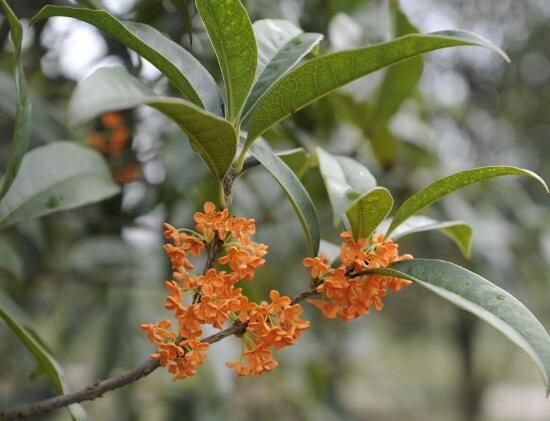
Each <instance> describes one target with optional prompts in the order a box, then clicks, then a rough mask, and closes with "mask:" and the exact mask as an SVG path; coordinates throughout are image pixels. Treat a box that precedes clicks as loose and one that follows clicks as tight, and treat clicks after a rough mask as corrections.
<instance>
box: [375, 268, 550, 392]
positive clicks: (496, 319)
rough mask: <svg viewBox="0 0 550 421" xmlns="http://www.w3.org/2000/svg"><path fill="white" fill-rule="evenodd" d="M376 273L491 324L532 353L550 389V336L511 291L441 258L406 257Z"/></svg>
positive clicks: (547, 387)
mask: <svg viewBox="0 0 550 421" xmlns="http://www.w3.org/2000/svg"><path fill="white" fill-rule="evenodd" d="M374 272H376V273H381V274H385V275H391V276H397V277H401V278H406V279H409V280H412V281H414V282H416V283H418V284H419V285H421V286H423V287H425V288H427V289H429V290H430V291H432V292H435V293H436V294H437V295H439V296H441V297H443V298H445V299H446V300H448V301H450V302H451V303H453V304H455V305H457V306H458V307H460V308H462V309H464V310H466V311H468V312H470V313H472V314H474V315H475V316H477V317H479V318H480V319H482V320H485V321H486V322H488V323H489V324H491V325H492V326H493V327H495V328H496V329H497V330H499V331H500V332H502V333H503V334H504V335H505V336H507V337H508V338H509V339H510V340H511V341H512V342H514V343H516V344H517V345H518V346H519V347H521V348H522V349H523V350H524V351H526V352H527V353H528V354H529V355H530V356H531V358H532V359H533V360H534V361H535V363H536V364H537V366H538V368H539V371H540V373H541V375H542V378H543V380H544V383H545V385H546V389H547V392H548V391H550V389H549V381H548V379H549V374H550V337H549V336H548V333H547V332H546V330H545V329H544V327H543V326H542V324H541V323H540V322H539V321H538V320H537V319H536V318H535V316H534V315H533V314H532V313H531V312H530V311H529V310H528V309H527V308H526V307H525V306H524V305H523V304H522V303H520V302H519V301H518V300H517V299H516V298H514V297H513V296H512V295H510V294H509V293H508V292H506V291H505V290H503V289H501V288H499V287H498V286H496V285H494V284H492V283H491V282H489V281H488V280H486V279H484V278H482V277H481V276H479V275H477V274H475V273H473V272H470V271H469V270H466V269H464V268H462V267H460V266H457V265H454V264H452V263H449V262H444V261H441V260H427V259H413V260H407V261H403V262H399V263H396V264H394V265H392V266H391V268H385V269H376V270H375V271H374Z"/></svg>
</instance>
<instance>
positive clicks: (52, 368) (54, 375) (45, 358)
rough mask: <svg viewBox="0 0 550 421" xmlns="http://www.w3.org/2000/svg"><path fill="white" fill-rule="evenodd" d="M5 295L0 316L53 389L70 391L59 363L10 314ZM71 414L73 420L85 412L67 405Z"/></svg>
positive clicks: (74, 405)
mask: <svg viewBox="0 0 550 421" xmlns="http://www.w3.org/2000/svg"><path fill="white" fill-rule="evenodd" d="M6 298H7V296H5V295H4V294H3V293H0V317H1V318H2V319H3V320H4V322H5V323H6V325H7V326H8V328H9V329H10V330H11V331H12V332H13V333H15V335H17V337H18V338H19V339H20V340H21V342H22V343H23V345H25V347H26V348H27V349H28V350H29V351H30V353H31V354H32V355H33V357H34V359H35V360H36V362H37V363H38V365H39V366H40V367H41V368H42V369H43V370H44V372H45V373H46V375H47V376H48V378H49V380H50V382H51V383H52V385H53V387H54V389H55V391H56V392H57V393H58V394H66V393H68V392H70V390H69V388H68V387H67V384H66V382H65V374H64V373H63V369H62V368H61V366H60V365H59V363H58V362H57V361H56V360H55V359H54V358H53V357H52V356H51V355H50V353H49V352H48V351H47V350H46V349H45V348H44V347H43V346H42V345H41V344H40V342H38V341H37V340H36V339H35V338H34V337H33V335H31V334H30V333H29V332H28V331H27V329H25V328H24V327H23V326H22V325H21V324H20V322H18V321H17V320H16V318H15V317H14V316H12V315H11V314H10V313H9V312H8V310H7V308H6V307H5V306H4V305H5V304H6V302H5V299H6ZM67 409H68V410H69V413H70V415H71V418H72V419H73V420H75V421H80V420H85V419H86V413H85V412H84V410H83V409H82V407H81V406H80V405H79V404H73V405H69V407H68V408H67Z"/></svg>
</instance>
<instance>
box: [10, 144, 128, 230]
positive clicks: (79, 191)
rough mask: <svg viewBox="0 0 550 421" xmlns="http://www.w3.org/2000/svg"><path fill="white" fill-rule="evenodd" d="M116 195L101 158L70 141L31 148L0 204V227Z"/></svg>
mask: <svg viewBox="0 0 550 421" xmlns="http://www.w3.org/2000/svg"><path fill="white" fill-rule="evenodd" d="M118 192H119V187H118V186H117V185H116V184H115V183H114V182H113V180H112V179H111V173H110V171H109V168H108V167H107V164H106V163H105V161H104V160H103V158H102V157H101V156H100V155H99V154H97V153H96V152H94V151H92V150H91V149H89V148H85V147H82V146H78V145H76V144H74V143H71V142H54V143H50V144H48V145H46V146H41V147H39V148H36V149H33V150H31V151H30V152H28V153H27V154H26V155H25V157H24V158H23V162H22V163H21V169H20V171H19V173H18V174H17V176H16V177H15V180H14V181H13V184H12V185H11V187H10V189H9V190H8V192H7V194H6V195H5V196H4V198H3V199H2V201H0V228H4V227H6V226H8V225H12V224H14V223H16V222H20V221H24V220H26V219H30V218H38V217H40V216H43V215H47V214H50V213H52V212H57V211H60V210H64V209H72V208H76V207H78V206H82V205H85V204H88V203H94V202H99V201H101V200H103V199H106V198H108V197H111V196H113V195H115V194H117V193H118Z"/></svg>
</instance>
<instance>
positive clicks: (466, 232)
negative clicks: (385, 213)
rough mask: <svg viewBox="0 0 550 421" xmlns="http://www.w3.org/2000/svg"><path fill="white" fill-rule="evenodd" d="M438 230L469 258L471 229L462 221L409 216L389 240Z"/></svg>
mask: <svg viewBox="0 0 550 421" xmlns="http://www.w3.org/2000/svg"><path fill="white" fill-rule="evenodd" d="M433 230H439V231H441V232H442V233H443V234H445V235H447V236H448V237H449V238H450V239H451V240H453V241H454V242H455V243H456V245H457V246H458V248H459V249H460V251H461V252H462V254H463V255H464V257H466V258H470V251H471V247H472V227H471V226H470V225H469V224H468V223H466V222H464V221H443V222H442V221H436V220H435V219H432V218H428V217H427V216H411V217H410V218H409V219H407V220H406V221H405V222H404V223H402V224H401V225H400V226H399V227H398V228H397V229H396V230H395V231H393V233H392V234H391V235H390V238H391V239H393V240H399V239H400V238H404V237H408V236H409V235H413V234H417V233H419V232H426V231H433Z"/></svg>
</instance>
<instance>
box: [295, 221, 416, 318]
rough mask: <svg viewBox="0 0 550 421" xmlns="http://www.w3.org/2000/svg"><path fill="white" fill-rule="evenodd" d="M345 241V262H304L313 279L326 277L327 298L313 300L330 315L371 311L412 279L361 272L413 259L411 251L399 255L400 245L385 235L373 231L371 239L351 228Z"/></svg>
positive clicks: (342, 255) (342, 250) (323, 290)
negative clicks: (358, 235)
mask: <svg viewBox="0 0 550 421" xmlns="http://www.w3.org/2000/svg"><path fill="white" fill-rule="evenodd" d="M341 237H342V238H343V239H344V242H343V243H342V245H341V246H340V260H341V262H342V264H341V265H340V266H339V267H337V268H330V267H329V266H328V262H326V261H321V259H319V258H307V259H304V266H305V267H311V277H312V278H313V279H318V278H322V280H323V282H322V283H321V284H320V285H319V286H318V287H317V292H319V293H322V294H323V295H324V297H323V299H321V300H319V299H315V300H313V299H312V300H309V302H310V303H311V304H313V305H314V306H315V307H317V308H318V309H319V310H321V313H323V315H324V316H325V317H327V318H331V319H333V318H336V317H340V318H342V319H343V320H351V319H355V318H357V317H360V316H363V315H365V314H368V312H369V310H370V308H371V307H372V306H374V308H376V309H377V310H381V309H382V307H383V302H382V298H383V297H385V296H386V295H387V293H388V290H391V291H393V292H397V291H399V290H400V289H401V288H403V287H405V286H407V285H409V284H410V281H408V280H405V279H400V278H395V277H391V276H383V275H375V274H373V275H370V274H369V275H361V272H363V271H365V270H368V269H375V268H380V267H387V266H389V265H390V264H392V263H394V262H398V261H401V260H407V259H412V256H411V255H410V254H405V255H402V256H400V255H399V247H398V245H397V244H395V243H394V242H393V241H391V240H385V239H384V236H383V235H380V234H378V235H373V237H372V239H371V241H369V240H368V239H366V238H358V239H354V238H353V236H352V234H351V232H350V231H344V232H343V233H342V234H341Z"/></svg>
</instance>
